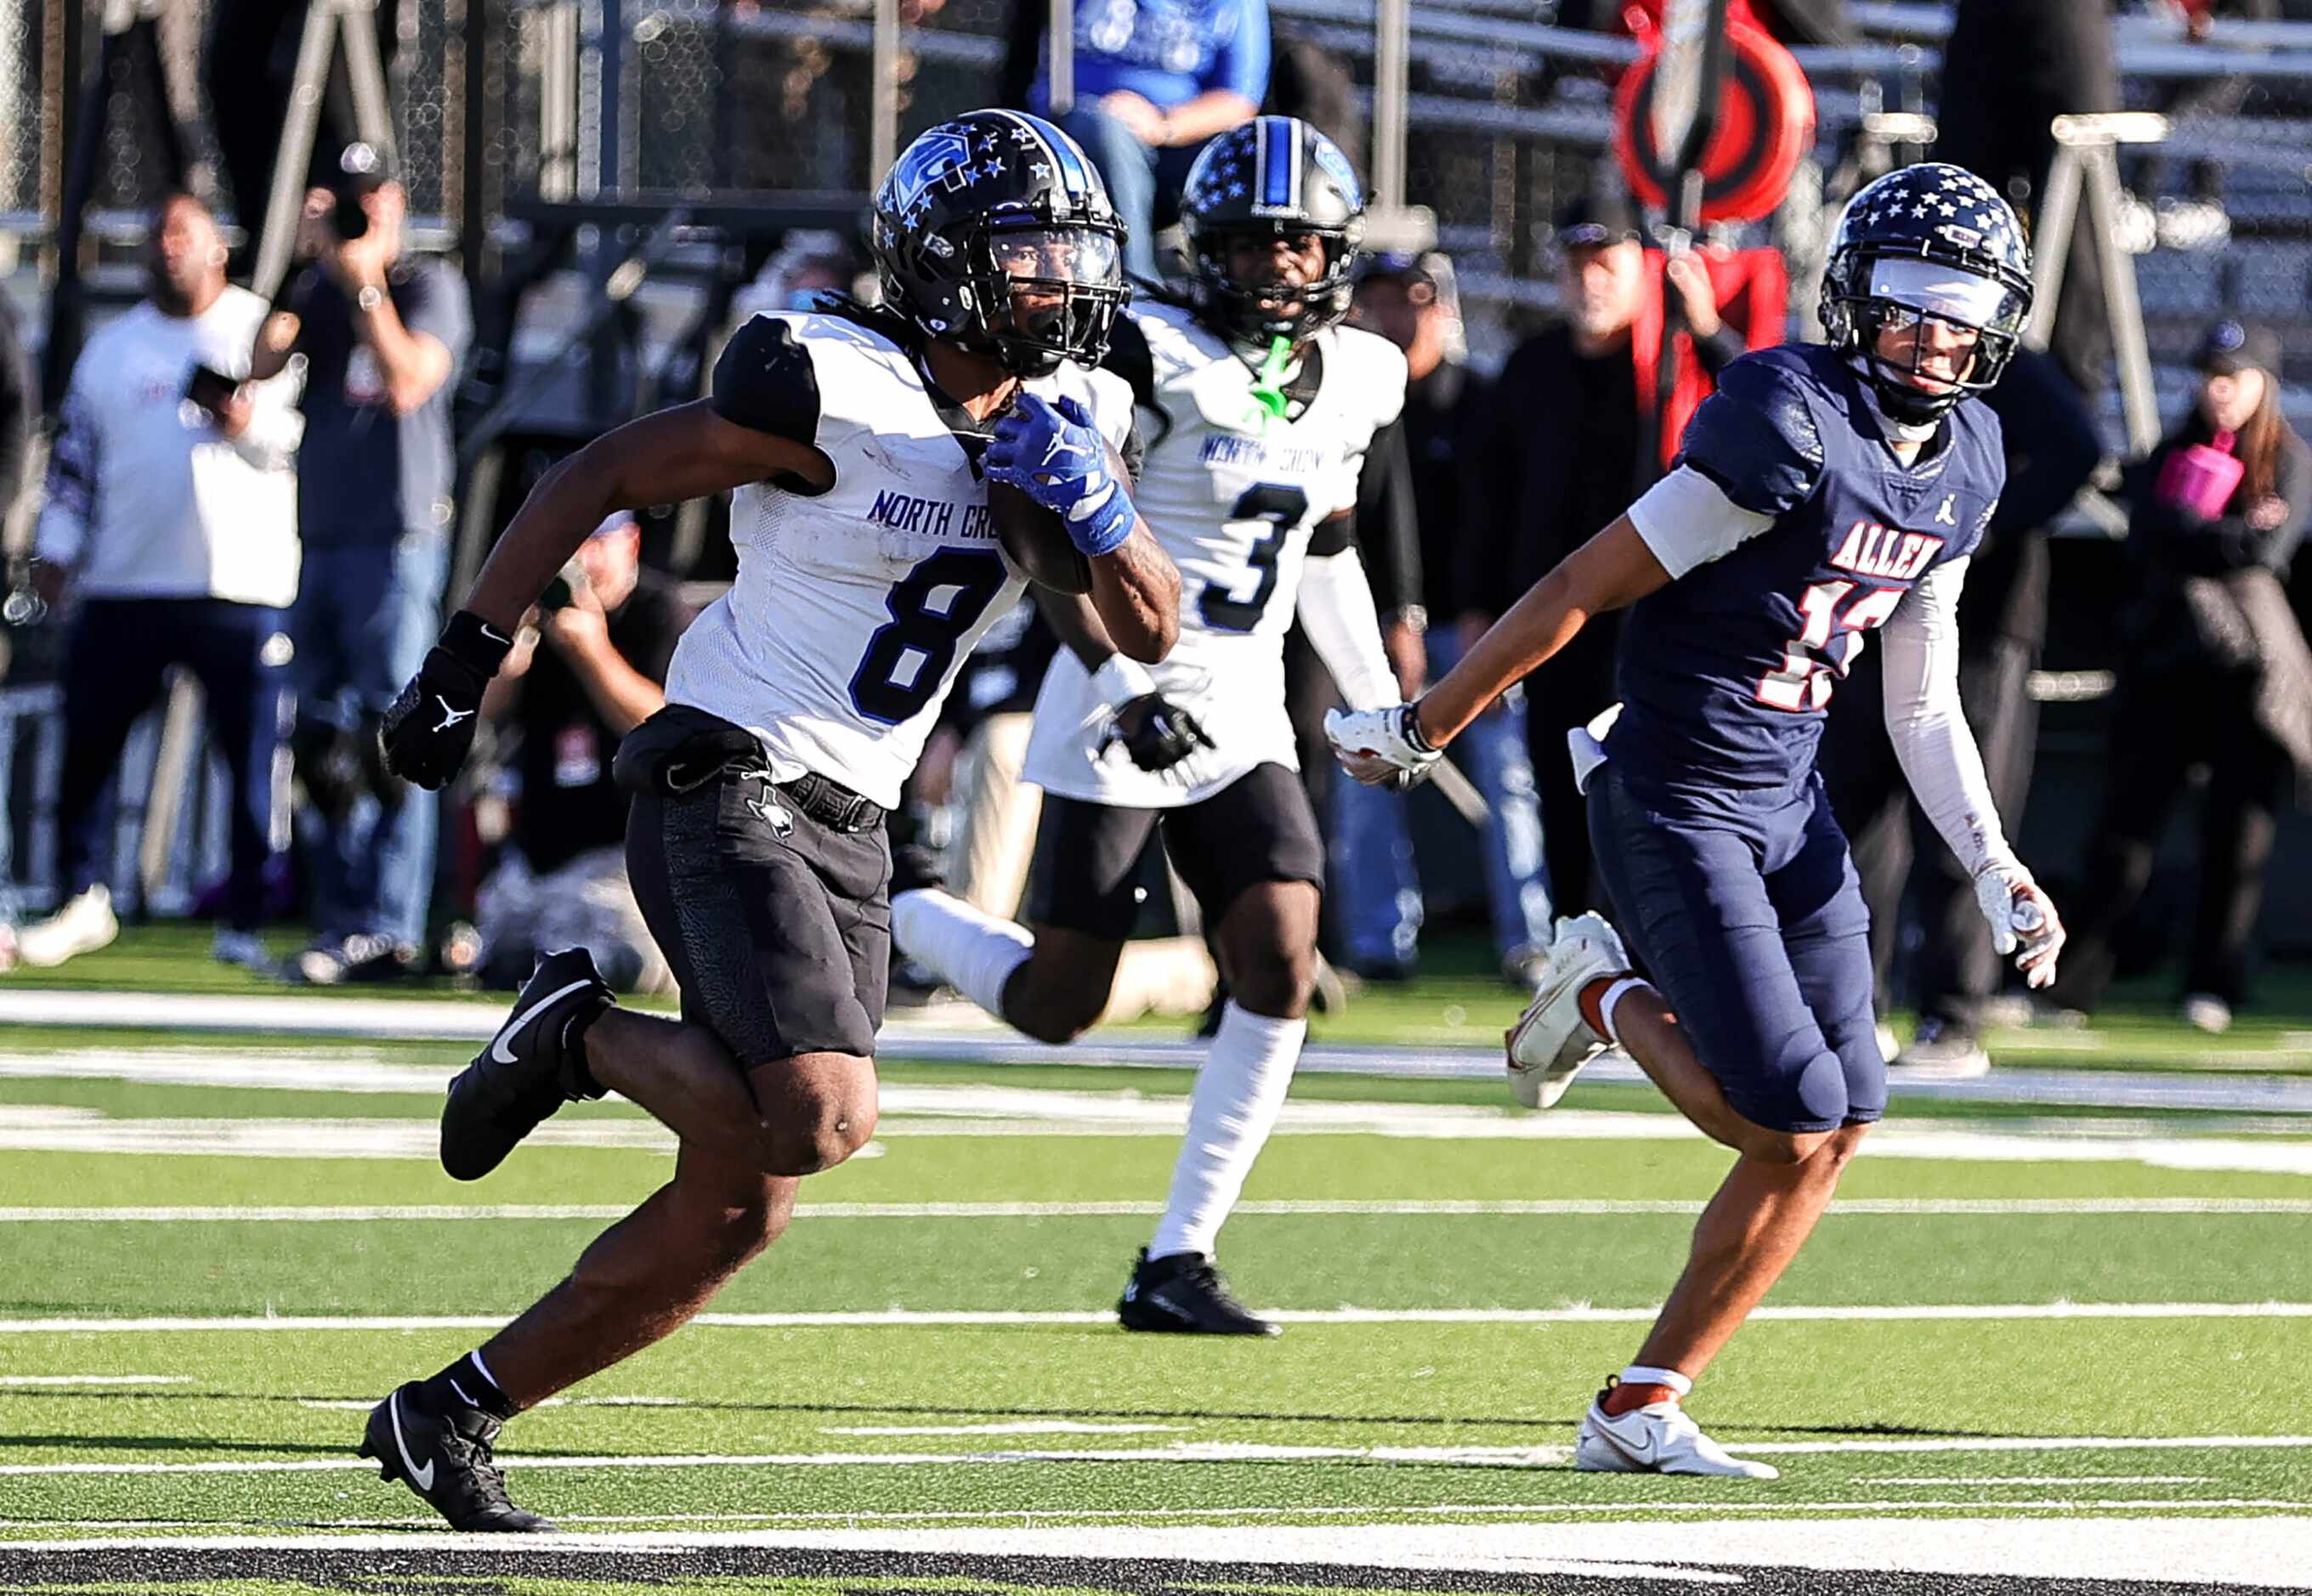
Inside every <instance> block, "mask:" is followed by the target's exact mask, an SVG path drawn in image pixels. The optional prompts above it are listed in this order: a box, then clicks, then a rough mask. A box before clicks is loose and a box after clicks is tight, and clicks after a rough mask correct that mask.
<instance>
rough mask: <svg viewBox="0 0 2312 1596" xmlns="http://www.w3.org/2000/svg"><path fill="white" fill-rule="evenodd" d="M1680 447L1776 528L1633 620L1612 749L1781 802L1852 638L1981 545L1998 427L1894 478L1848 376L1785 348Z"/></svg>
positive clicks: (1976, 426)
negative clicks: (1777, 791)
mask: <svg viewBox="0 0 2312 1596" xmlns="http://www.w3.org/2000/svg"><path fill="white" fill-rule="evenodd" d="M1679 447H1680V451H1681V452H1680V453H1679V456H1678V462H1677V463H1679V464H1682V465H1686V466H1690V467H1693V468H1694V469H1695V470H1696V471H1698V472H1700V473H1701V474H1702V475H1705V476H1707V477H1709V478H1710V479H1711V480H1712V482H1714V483H1716V484H1718V486H1719V487H1720V489H1721V490H1722V491H1723V492H1724V493H1726V495H1727V497H1729V498H1730V499H1731V500H1732V501H1734V502H1735V503H1736V504H1738V505H1740V506H1741V507H1742V508H1743V509H1745V510H1752V511H1755V512H1756V513H1759V514H1762V515H1771V516H1773V518H1774V524H1773V526H1772V527H1770V528H1767V529H1766V530H1765V531H1764V532H1762V533H1760V534H1759V535H1758V536H1756V537H1753V538H1751V539H1750V540H1748V541H1747V542H1746V543H1744V544H1742V545H1740V546H1739V547H1738V548H1736V549H1735V550H1734V551H1733V552H1732V553H1730V554H1727V555H1725V556H1724V557H1723V558H1721V559H1718V560H1714V561H1712V562H1711V563H1708V564H1705V565H1700V566H1697V567H1695V569H1694V570H1692V571H1688V572H1687V573H1686V575H1684V576H1682V577H1680V578H1678V579H1677V580H1674V581H1672V582H1670V583H1669V584H1668V586H1667V587H1664V588H1662V589H1659V590H1658V591H1656V592H1654V593H1651V594H1649V595H1648V596H1647V597H1644V598H1642V599H1640V600H1639V601H1638V602H1637V604H1636V605H1634V606H1632V608H1631V610H1630V612H1629V618H1628V621H1627V622H1626V624H1625V625H1624V627H1623V631H1622V648H1621V659H1620V664H1619V667H1618V669H1617V672H1616V677H1617V681H1618V685H1619V689H1620V693H1621V698H1622V702H1623V705H1624V709H1623V711H1622V717H1621V719H1620V720H1619V721H1618V722H1617V723H1616V725H1615V728H1614V730H1613V733H1612V735H1611V736H1610V737H1608V738H1607V751H1608V753H1609V754H1611V756H1612V757H1613V758H1614V759H1615V760H1616V761H1617V762H1619V763H1621V764H1622V766H1623V768H1625V770H1628V771H1630V772H1633V773H1634V774H1637V775H1640V776H1642V777H1644V778H1647V779H1649V780H1651V781H1657V782H1662V783H1667V784H1671V785H1677V786H1695V785H1701V786H1713V787H1741V788H1780V787H1788V786H1791V785H1793V784H1795V783H1796V782H1797V781H1800V780H1801V779H1803V778H1804V777H1805V776H1806V775H1807V774H1808V772H1811V771H1812V769H1813V768H1814V758H1815V748H1816V745H1817V743H1818V742H1819V741H1820V740H1821V737H1822V722H1823V717H1824V713H1825V708H1826V705H1828V703H1829V702H1830V697H1831V693H1832V692H1833V691H1834V690H1835V687H1836V686H1837V685H1838V683H1839V681H1840V680H1842V679H1843V677H1844V676H1845V675H1846V673H1847V670H1848V668H1849V667H1852V665H1853V663H1854V661H1855V658H1857V656H1859V655H1860V654H1861V651H1862V648H1863V641H1864V634H1865V633H1867V632H1870V631H1871V630H1872V629H1873V628H1874V627H1878V626H1882V625H1884V624H1886V623H1887V618H1888V617H1889V616H1890V615H1893V614H1894V613H1895V606H1896V605H1898V604H1900V603H1901V602H1902V599H1903V596H1904V595H1905V593H1908V592H1909V591H1910V590H1911V589H1912V588H1913V587H1914V585H1915V584H1916V583H1917V582H1918V580H1919V579H1920V578H1921V577H1922V576H1923V575H1925V574H1926V573H1927V572H1928V571H1931V570H1932V569H1933V568H1934V567H1936V566H1937V565H1940V564H1942V563H1945V562H1947V561H1950V560H1956V559H1957V558H1959V557H1961V556H1962V555H1965V554H1969V553H1971V552H1973V550H1974V548H1975V545H1976V544H1977V543H1978V542H1979V541H1981V538H1982V536H1983V528H1984V525H1985V523H1986V522H1988V521H1989V519H1990V518H1991V512H1992V508H1993V507H1994V506H1995V505H1996V504H1997V503H1998V501H1999V495H2000V492H2001V488H2002V486H2003V485H2004V484H2005V482H2006V478H2007V464H2006V457H2005V454H2004V452H2003V450H2002V449H2001V440H2000V432H1999V418H1998V417H1997V416H1995V415H1993V414H1992V413H1991V411H1990V410H1989V408H1988V407H1986V406H1984V405H1981V404H1979V403H1976V402H1975V401H1974V400H1968V401H1966V402H1964V403H1962V404H1961V405H1960V406H1958V407H1957V409H1955V410H1953V411H1952V412H1951V413H1950V414H1949V416H1948V417H1947V418H1946V419H1945V421H1944V423H1943V426H1942V429H1941V431H1940V432H1939V433H1938V435H1937V437H1936V438H1935V439H1934V440H1932V441H1931V442H1930V443H1929V444H1928V445H1927V447H1926V448H1925V449H1922V450H1921V451H1920V456H1919V458H1918V459H1917V461H1916V462H1915V463H1914V464H1913V465H1910V466H1907V467H1906V466H1905V465H1904V464H1903V463H1902V462H1901V461H1900V460H1898V459H1896V457H1895V453H1894V451H1893V450H1892V449H1890V448H1888V447H1887V442H1886V440H1885V436H1884V434H1883V433H1882V432H1880V431H1879V427H1878V421H1877V418H1876V417H1875V416H1874V415H1873V414H1871V411H1870V405H1869V402H1868V401H1867V399H1866V398H1865V397H1864V390H1863V387H1862V379H1861V377H1860V376H1859V375H1858V374H1857V373H1856V372H1855V371H1853V370H1852V368H1851V367H1850V366H1849V365H1848V364H1847V363H1846V362H1845V360H1844V359H1843V357H1842V356H1841V355H1840V354H1839V353H1837V352H1836V351H1835V350H1833V349H1830V348H1828V347H1826V346H1825V345H1822V344H1785V345H1782V346H1781V347H1779V348H1774V349H1764V350H1759V351H1757V352H1756V353H1751V354H1746V355H1744V356H1742V357H1741V358H1740V359H1739V360H1737V361H1735V362H1733V363H1732V364H1730V365H1729V366H1728V367H1727V368H1726V369H1725V371H1722V372H1721V373H1720V375H1719V379H1718V391H1717V392H1716V393H1714V394H1712V396H1711V397H1710V398H1708V399H1707V400H1705V401H1704V402H1703V405H1702V407H1701V408H1700V409H1699V410H1697V411H1696V412H1695V416H1694V419H1693V421H1692V422H1691V423H1688V424H1687V426H1686V435H1685V437H1684V438H1683V439H1681V440H1680V443H1679Z"/></svg>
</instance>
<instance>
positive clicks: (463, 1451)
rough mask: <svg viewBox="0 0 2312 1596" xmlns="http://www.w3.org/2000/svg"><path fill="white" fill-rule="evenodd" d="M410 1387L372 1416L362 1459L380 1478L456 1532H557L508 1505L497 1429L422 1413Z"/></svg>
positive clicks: (456, 1416)
mask: <svg viewBox="0 0 2312 1596" xmlns="http://www.w3.org/2000/svg"><path fill="white" fill-rule="evenodd" d="M418 1389H419V1382H417V1381H415V1380H413V1381H411V1382H409V1383H408V1384H407V1385H405V1386H403V1387H402V1388H401V1389H400V1390H399V1391H395V1392H394V1393H393V1394H392V1395H391V1396H390V1397H388V1398H386V1399H385V1400H384V1401H382V1402H380V1403H379V1404H378V1405H377V1406H376V1407H374V1408H371V1409H370V1413H369V1428H368V1430H367V1431H366V1432H365V1433H364V1434H363V1436H362V1443H361V1455H362V1456H363V1457H365V1458H372V1459H374V1460H375V1461H376V1462H377V1465H378V1473H379V1475H380V1477H381V1478H384V1479H386V1480H388V1481H389V1482H390V1481H392V1480H396V1479H398V1480H399V1481H400V1482H401V1483H402V1484H404V1485H406V1486H407V1487H409V1488H410V1489H411V1490H413V1491H416V1493H417V1494H418V1495H419V1496H422V1497H424V1498H425V1504H426V1505H427V1506H429V1507H431V1508H432V1509H433V1510H434V1512H436V1513H440V1514H441V1515H442V1517H443V1518H445V1519H447V1520H449V1522H450V1528H451V1529H452V1530H477V1531H491V1532H494V1533H497V1534H512V1535H530V1534H537V1533H539V1532H541V1531H550V1530H552V1529H553V1528H554V1526H553V1525H552V1524H549V1523H547V1522H546V1521H545V1520H544V1519H542V1518H540V1517H539V1516H538V1515H537V1514H536V1513H524V1512H523V1511H522V1510H521V1508H519V1507H516V1506H515V1505H514V1504H512V1502H510V1501H508V1500H507V1499H506V1488H505V1477H504V1475H502V1474H500V1473H499V1472H498V1466H497V1464H496V1463H495V1461H492V1459H491V1457H490V1443H492V1442H494V1441H495V1440H496V1439H497V1435H498V1421H497V1420H496V1419H495V1418H493V1417H490V1416H489V1415H488V1414H486V1413H485V1412H483V1411H482V1410H481V1409H480V1408H456V1409H453V1410H452V1411H451V1412H449V1413H445V1414H434V1413H428V1412H427V1411H426V1410H425V1408H422V1407H420V1406H419V1405H418V1401H417V1393H418Z"/></svg>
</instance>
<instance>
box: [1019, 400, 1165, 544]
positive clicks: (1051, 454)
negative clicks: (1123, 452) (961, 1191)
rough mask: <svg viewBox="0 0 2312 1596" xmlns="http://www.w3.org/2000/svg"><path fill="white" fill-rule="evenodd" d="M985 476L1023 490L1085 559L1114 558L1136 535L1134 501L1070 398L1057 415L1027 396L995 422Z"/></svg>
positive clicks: (1103, 444) (1086, 418)
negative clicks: (1047, 512) (1055, 519)
mask: <svg viewBox="0 0 2312 1596" xmlns="http://www.w3.org/2000/svg"><path fill="white" fill-rule="evenodd" d="M985 464H986V469H987V475H988V478H989V480H991V481H994V482H1000V483H1006V484H1010V485H1011V486H1012V487H1015V488H1018V489H1019V490H1020V492H1021V493H1025V494H1027V495H1028V497H1029V498H1030V499H1033V500H1034V501H1036V502H1037V503H1038V504H1040V505H1042V506H1043V507H1044V508H1045V509H1046V510H1050V511H1051V512H1052V513H1053V514H1055V515H1056V516H1058V517H1059V518H1060V522H1061V524H1062V525H1063V526H1064V527H1066V528H1067V529H1068V536H1069V537H1071V538H1072V539H1073V540H1074V542H1075V545H1076V547H1078V548H1079V549H1082V551H1083V552H1084V553H1085V554H1112V553H1113V552H1115V550H1116V549H1117V547H1118V546H1119V545H1122V544H1123V542H1124V540H1125V538H1127V537H1129V536H1132V523H1133V522H1134V519H1137V512H1135V511H1134V510H1133V508H1132V496H1131V495H1130V494H1129V493H1125V491H1124V484H1122V483H1120V482H1118V481H1117V480H1116V477H1115V476H1114V475H1112V474H1111V473H1110V472H1109V470H1108V444H1107V441H1106V440H1104V439H1102V438H1101V437H1100V435H1099V429H1098V428H1096V427H1094V426H1093V425H1092V424H1091V417H1090V415H1087V414H1085V413H1084V407H1083V406H1082V405H1079V404H1077V403H1076V402H1075V401H1074V400H1073V399H1062V400H1061V401H1060V402H1059V406H1058V407H1057V408H1056V409H1055V408H1054V407H1053V406H1050V405H1047V404H1046V403H1045V402H1044V401H1043V400H1042V399H1041V398H1039V397H1038V396H1036V395H1034V394H1031V393H1022V394H1021V395H1020V397H1019V399H1018V401H1017V402H1016V403H1014V404H1013V406H1012V407H1011V412H1010V413H1009V414H1006V415H1005V416H1004V417H1003V419H1002V420H1001V421H999V422H997V423H995V439H994V441H993V442H991V443H990V444H989V445H988V446H987V454H986V458H985Z"/></svg>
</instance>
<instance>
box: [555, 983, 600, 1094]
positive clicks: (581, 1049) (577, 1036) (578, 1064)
mask: <svg viewBox="0 0 2312 1596" xmlns="http://www.w3.org/2000/svg"><path fill="white" fill-rule="evenodd" d="M608 1007H610V1006H609V1004H608V1003H590V1004H588V1005H587V1006H586V1007H583V1008H582V1009H580V1010H579V1011H578V1012H577V1013H576V1014H574V1015H572V1016H570V1017H569V1018H568V1019H566V1020H565V1021H564V1022H563V1023H562V1090H563V1093H564V1095H566V1096H569V1097H571V1098H574V1099H575V1098H582V1099H584V1100H586V1101H587V1102H590V1103H591V1102H592V1101H593V1100H594V1099H595V1098H597V1097H600V1096H601V1095H603V1087H602V1083H601V1082H600V1081H598V1080H596V1079H595V1078H594V1072H593V1070H592V1069H591V1068H589V1067H588V1066H587V1063H586V1033H587V1032H588V1031H589V1030H591V1029H592V1028H593V1025H594V1022H595V1021H596V1020H599V1019H600V1018H601V1017H602V1011H603V1010H604V1009H606V1008H608Z"/></svg>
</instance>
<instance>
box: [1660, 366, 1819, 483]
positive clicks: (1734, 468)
mask: <svg viewBox="0 0 2312 1596" xmlns="http://www.w3.org/2000/svg"><path fill="white" fill-rule="evenodd" d="M1822 461H1823V455H1822V437H1821V434H1820V433H1819V432H1817V430H1816V427H1815V420H1814V407H1813V406H1811V405H1809V404H1808V402H1807V397H1806V395H1805V394H1804V393H1802V392H1800V388H1799V385H1798V379H1797V378H1795V377H1794V376H1792V375H1791V372H1789V371H1786V370H1784V369H1783V368H1782V367H1781V366H1778V365H1773V364H1769V363H1768V362H1765V361H1764V360H1758V359H1743V360H1738V361H1736V362H1734V363H1733V364H1732V365H1730V366H1728V367H1727V368H1726V370H1725V371H1722V372H1721V373H1720V374H1719V378H1718V391H1717V392H1715V393H1713V394H1712V395H1711V396H1710V397H1708V398H1707V399H1704V400H1703V402H1702V406H1701V408H1700V409H1698V410H1696V411H1695V413H1694V419H1693V420H1692V421H1690V422H1688V423H1686V436H1685V437H1684V438H1683V439H1681V440H1679V446H1678V457H1677V461H1676V462H1675V463H1676V464H1677V465H1680V466H1686V467H1691V468H1692V469H1694V470H1695V471H1696V472H1698V473H1699V474H1700V475H1703V476H1706V477H1708V478H1709V479H1710V480H1711V481H1712V482H1714V483H1716V484H1718V486H1719V488H1720V490H1721V492H1722V493H1724V494H1725V496H1726V498H1727V499H1728V500H1729V501H1731V502H1733V503H1735V504H1738V505H1739V506H1741V507H1742V508H1743V509H1744V510H1750V511H1752V512H1753V513H1755V514H1758V515H1764V516H1769V517H1772V516H1778V515H1781V514H1782V513H1783V512H1784V511H1785V510H1791V509H1794V508H1796V507H1797V506H1798V505H1800V504H1801V503H1803V502H1805V501H1806V500H1807V499H1808V498H1809V497H1810V496H1812V494H1813V493H1814V490H1815V484H1817V482H1819V481H1820V480H1821V478H1822Z"/></svg>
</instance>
